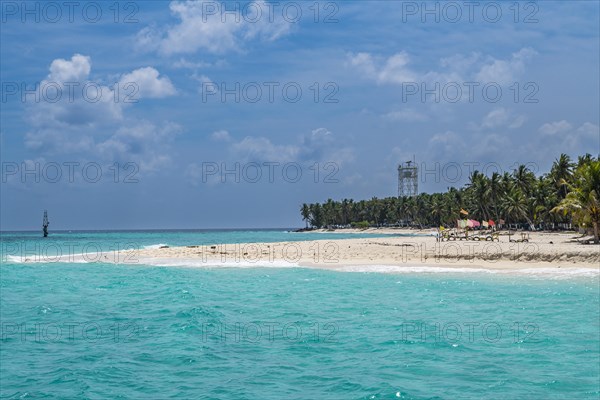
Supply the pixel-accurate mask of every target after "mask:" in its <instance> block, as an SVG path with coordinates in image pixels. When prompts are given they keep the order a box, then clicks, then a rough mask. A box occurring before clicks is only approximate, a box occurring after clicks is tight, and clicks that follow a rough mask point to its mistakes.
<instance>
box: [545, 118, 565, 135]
mask: <svg viewBox="0 0 600 400" xmlns="http://www.w3.org/2000/svg"><path fill="white" fill-rule="evenodd" d="M572 129H573V126H572V125H571V124H570V123H569V122H567V121H565V120H564V119H563V120H561V121H556V122H548V123H545V124H544V125H542V126H540V129H539V131H540V133H541V134H542V135H549V136H553V135H559V134H563V133H566V132H569V131H571V130H572Z"/></svg>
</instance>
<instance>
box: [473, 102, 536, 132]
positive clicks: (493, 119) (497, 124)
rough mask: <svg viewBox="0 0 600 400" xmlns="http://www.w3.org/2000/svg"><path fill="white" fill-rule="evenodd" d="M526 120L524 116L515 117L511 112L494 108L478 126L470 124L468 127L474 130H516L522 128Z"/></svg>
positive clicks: (502, 108) (501, 108)
mask: <svg viewBox="0 0 600 400" xmlns="http://www.w3.org/2000/svg"><path fill="white" fill-rule="evenodd" d="M526 120H527V118H526V117H525V116H524V115H521V114H519V115H517V114H515V113H514V112H513V111H512V110H509V109H506V108H504V107H498V108H494V109H493V110H492V111H490V112H489V113H487V114H486V115H485V116H484V117H483V118H482V120H481V123H480V124H476V123H471V124H470V127H471V128H473V129H475V130H484V129H498V128H508V129H516V128H520V127H521V126H523V124H524V123H525V121H526Z"/></svg>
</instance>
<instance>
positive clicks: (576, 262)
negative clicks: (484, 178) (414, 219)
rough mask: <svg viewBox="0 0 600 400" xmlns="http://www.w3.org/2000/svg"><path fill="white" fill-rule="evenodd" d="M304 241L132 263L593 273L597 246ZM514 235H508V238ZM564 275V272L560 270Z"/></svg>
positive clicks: (555, 239) (198, 249) (552, 238)
mask: <svg viewBox="0 0 600 400" xmlns="http://www.w3.org/2000/svg"><path fill="white" fill-rule="evenodd" d="M320 232H323V231H322V230H321V231H314V234H315V240H311V241H303V242H277V243H241V244H222V245H219V244H216V245H211V246H185V247H170V248H166V247H165V248H158V249H144V250H139V251H136V252H135V253H134V254H133V255H132V257H131V260H132V261H135V262H137V263H141V264H150V265H167V266H168V265H178V266H199V267H202V266H231V267H284V266H303V267H313V268H323V269H329V270H339V271H360V272H364V271H373V272H408V271H422V272H427V271H428V270H430V271H432V272H434V271H451V270H456V271H464V270H474V271H475V270H486V271H492V272H511V271H514V272H524V273H528V272H532V273H541V274H543V273H545V272H550V273H557V272H560V271H561V269H562V270H569V271H571V272H575V271H582V272H586V273H592V274H598V272H599V271H600V246H598V245H593V244H588V245H584V244H581V243H579V242H578V241H577V238H578V237H580V235H576V234H573V233H530V236H529V242H527V243H515V242H509V239H508V236H505V235H501V236H500V241H499V242H486V241H459V240H457V241H450V242H438V241H436V238H435V237H434V236H431V235H432V231H431V230H423V231H415V230H398V229H372V230H368V231H358V230H356V231H350V230H343V232H344V233H350V232H356V233H359V232H360V233H365V232H370V233H377V234H382V233H383V234H411V235H419V236H389V237H373V238H356V239H337V240H321V239H319V238H318V237H319V233H320ZM514 238H515V237H514V236H513V239H514ZM565 272H566V271H565Z"/></svg>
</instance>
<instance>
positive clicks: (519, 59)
mask: <svg viewBox="0 0 600 400" xmlns="http://www.w3.org/2000/svg"><path fill="white" fill-rule="evenodd" d="M535 54H537V53H536V52H535V51H534V50H533V49H530V48H522V49H521V50H519V51H518V52H516V53H514V54H512V55H511V58H510V59H508V60H501V59H496V58H494V57H491V56H489V57H487V58H485V59H484V58H483V57H482V56H481V55H480V54H478V53H472V54H470V55H468V56H464V55H462V54H456V55H453V56H450V57H445V58H442V59H441V60H440V69H439V70H429V71H418V70H416V69H415V68H410V66H409V64H410V63H411V57H410V55H409V54H408V53H406V52H404V51H402V52H399V53H396V54H393V55H392V56H390V57H388V58H387V59H386V58H384V57H380V56H374V55H372V54H370V53H364V52H363V53H356V54H354V53H348V54H347V64H348V65H349V66H351V67H352V68H355V69H356V70H358V71H360V72H361V73H362V74H363V76H364V77H366V78H368V79H371V80H374V81H376V82H377V83H378V84H386V83H391V84H402V83H408V82H427V83H440V84H442V85H443V84H446V83H449V82H457V83H459V84H460V83H462V82H466V81H474V80H475V81H478V82H481V83H489V82H496V83H498V84H500V85H508V84H511V83H513V82H514V81H515V80H516V79H517V78H518V77H519V76H521V75H522V74H523V72H524V70H525V65H526V63H527V62H529V61H530V60H531V59H532V58H533V57H534V56H535Z"/></svg>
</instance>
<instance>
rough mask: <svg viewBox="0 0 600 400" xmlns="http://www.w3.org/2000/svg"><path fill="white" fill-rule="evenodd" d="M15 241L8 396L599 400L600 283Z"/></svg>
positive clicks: (128, 237) (5, 335) (207, 234)
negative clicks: (183, 258) (139, 260)
mask: <svg viewBox="0 0 600 400" xmlns="http://www.w3.org/2000/svg"><path fill="white" fill-rule="evenodd" d="M347 236H348V235H339V234H323V235H322V236H318V238H320V239H331V240H334V239H337V238H342V237H347ZM350 237H357V236H354V235H352V236H350ZM1 238H2V250H1V252H2V254H1V257H2V265H1V267H0V319H1V328H2V332H1V338H0V397H2V398H15V399H17V398H25V399H27V398H31V399H37V398H54V399H70V398H91V399H104V398H111V399H114V398H134V399H168V398H185V399H188V398H189V399H200V398H223V399H231V398H235V399H246V398H247V399H282V398H297V399H317V398H318V399H398V398H400V399H457V398H465V399H480V398H485V399H512V398H527V399H597V398H598V397H599V396H600V337H599V335H600V287H599V278H598V275H597V274H596V275H591V276H590V275H578V274H576V275H572V276H571V275H568V274H563V275H561V276H545V277H539V276H530V275H508V274H490V273H414V272H413V273H403V274H379V273H341V272H331V271H324V270H316V269H305V268H260V267H259V266H257V267H256V268H221V269H219V268H206V269H200V268H185V267H154V266H145V265H139V264H135V265H131V264H129V265H119V264H117V265H115V264H104V263H99V262H91V263H57V262H52V261H51V260H50V261H42V262H36V263H23V262H21V261H22V260H23V256H32V255H34V254H38V255H39V254H44V253H45V254H48V255H51V254H56V253H57V252H59V251H62V252H66V251H72V252H77V251H78V250H79V249H82V248H84V247H86V246H87V247H86V248H87V249H88V250H90V249H93V248H95V247H94V246H99V247H101V248H102V249H109V248H111V247H112V248H114V247H119V248H131V247H140V248H142V247H148V246H157V245H169V246H176V245H192V244H194V245H197V244H200V245H203V244H219V243H238V242H251V241H283V240H286V241H287V240H307V239H314V238H315V235H313V234H296V233H287V232H283V231H204V232H202V231H177V232H176V231H163V232H157V231H153V232H142V231H140V232H63V233H60V232H57V233H52V234H51V237H50V238H48V239H45V240H44V239H41V238H39V233H37V232H35V233H9V232H5V233H2V235H1Z"/></svg>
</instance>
